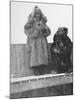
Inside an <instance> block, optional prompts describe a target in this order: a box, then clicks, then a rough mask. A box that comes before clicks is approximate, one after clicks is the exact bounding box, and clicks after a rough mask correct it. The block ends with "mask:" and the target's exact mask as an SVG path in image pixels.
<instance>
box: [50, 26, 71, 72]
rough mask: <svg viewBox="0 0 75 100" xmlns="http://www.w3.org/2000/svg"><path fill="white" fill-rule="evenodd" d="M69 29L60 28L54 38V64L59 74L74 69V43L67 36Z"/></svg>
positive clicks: (52, 49)
mask: <svg viewBox="0 0 75 100" xmlns="http://www.w3.org/2000/svg"><path fill="white" fill-rule="evenodd" d="M67 33H68V29H67V28H65V27H60V28H58V30H57V32H56V34H55V35H54V38H53V41H54V42H53V44H52V47H51V53H52V57H53V63H54V61H55V66H56V69H57V72H58V73H64V72H68V71H69V70H70V69H71V68H72V64H71V60H70V56H71V52H72V42H71V40H70V38H69V37H68V36H67Z"/></svg>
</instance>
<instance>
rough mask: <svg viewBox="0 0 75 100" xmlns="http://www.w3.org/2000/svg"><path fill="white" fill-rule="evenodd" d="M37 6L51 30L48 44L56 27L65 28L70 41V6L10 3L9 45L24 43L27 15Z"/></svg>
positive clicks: (51, 40)
mask: <svg viewBox="0 0 75 100" xmlns="http://www.w3.org/2000/svg"><path fill="white" fill-rule="evenodd" d="M35 5H37V6H38V7H39V8H40V9H41V10H42V12H43V13H44V15H45V16H46V17H47V25H48V26H49V28H50V29H51V35H50V36H49V37H48V38H47V39H48V42H49V43H51V42H53V36H54V34H55V33H56V31H57V29H58V27H67V28H68V36H69V37H70V39H71V40H72V6H71V5H56V4H39V3H24V2H12V3H11V44H22V43H26V39H27V37H26V35H25V34H24V25H25V23H26V22H27V18H28V15H29V14H30V13H31V12H32V11H33V8H34V6H35Z"/></svg>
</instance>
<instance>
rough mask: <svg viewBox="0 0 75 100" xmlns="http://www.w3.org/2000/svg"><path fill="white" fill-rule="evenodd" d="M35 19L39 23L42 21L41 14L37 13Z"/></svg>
mask: <svg viewBox="0 0 75 100" xmlns="http://www.w3.org/2000/svg"><path fill="white" fill-rule="evenodd" d="M35 17H36V20H37V21H40V20H41V15H40V12H36V14H35Z"/></svg>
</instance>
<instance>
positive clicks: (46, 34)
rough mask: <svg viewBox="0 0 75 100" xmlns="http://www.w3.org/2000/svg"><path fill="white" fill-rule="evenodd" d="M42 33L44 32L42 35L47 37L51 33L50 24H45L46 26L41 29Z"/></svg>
mask: <svg viewBox="0 0 75 100" xmlns="http://www.w3.org/2000/svg"><path fill="white" fill-rule="evenodd" d="M41 33H42V36H45V37H47V36H49V35H50V34H51V30H50V28H49V27H48V26H45V28H44V29H42V30H41Z"/></svg>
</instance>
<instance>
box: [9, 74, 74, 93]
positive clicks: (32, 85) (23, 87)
mask: <svg viewBox="0 0 75 100" xmlns="http://www.w3.org/2000/svg"><path fill="white" fill-rule="evenodd" d="M72 82H73V73H69V74H68V73H61V74H46V75H40V76H29V77H21V78H11V85H10V87H11V88H10V89H11V91H10V93H11V94H12V93H17V92H23V91H29V90H33V89H39V88H45V87H51V86H57V85H64V84H69V83H72Z"/></svg>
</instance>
